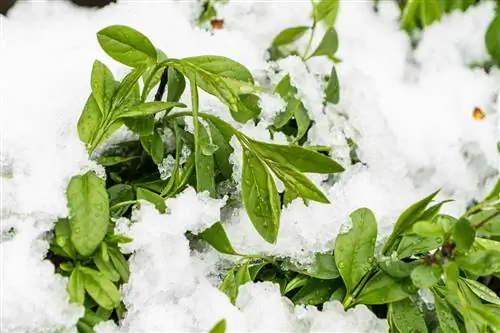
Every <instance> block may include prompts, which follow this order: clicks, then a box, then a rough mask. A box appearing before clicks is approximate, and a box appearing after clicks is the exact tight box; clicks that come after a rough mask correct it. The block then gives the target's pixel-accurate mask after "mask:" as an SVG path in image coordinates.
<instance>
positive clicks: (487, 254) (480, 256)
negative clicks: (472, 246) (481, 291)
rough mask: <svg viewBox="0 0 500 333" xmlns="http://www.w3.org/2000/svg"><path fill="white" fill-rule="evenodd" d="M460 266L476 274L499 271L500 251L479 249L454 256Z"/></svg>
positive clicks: (484, 274) (489, 273)
mask: <svg viewBox="0 0 500 333" xmlns="http://www.w3.org/2000/svg"><path fill="white" fill-rule="evenodd" d="M456 260H457V263H458V264H459V265H460V268H461V269H463V270H465V271H467V272H469V273H472V274H474V275H477V276H487V275H491V274H493V273H497V272H500V251H495V250H481V251H474V252H470V253H469V254H468V255H461V256H457V257H456Z"/></svg>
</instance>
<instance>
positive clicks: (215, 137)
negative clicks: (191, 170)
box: [208, 121, 234, 179]
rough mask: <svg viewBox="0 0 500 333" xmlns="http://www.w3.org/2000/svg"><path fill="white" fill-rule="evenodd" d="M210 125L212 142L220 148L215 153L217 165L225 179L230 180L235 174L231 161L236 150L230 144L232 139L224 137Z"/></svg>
mask: <svg viewBox="0 0 500 333" xmlns="http://www.w3.org/2000/svg"><path fill="white" fill-rule="evenodd" d="M208 125H209V128H210V134H211V136H212V141H213V143H214V144H216V145H217V147H218V149H217V150H216V151H215V153H214V159H215V163H216V165H217V168H218V169H219V171H220V172H221V174H222V175H223V176H224V178H227V179H229V178H231V175H232V173H233V165H232V164H231V162H230V160H229V158H230V156H231V154H232V153H233V151H234V149H233V148H232V147H231V145H230V144H229V141H230V139H231V137H226V136H224V135H223V134H222V133H221V132H220V131H219V129H218V128H217V127H216V126H215V125H214V124H213V123H212V122H211V121H208Z"/></svg>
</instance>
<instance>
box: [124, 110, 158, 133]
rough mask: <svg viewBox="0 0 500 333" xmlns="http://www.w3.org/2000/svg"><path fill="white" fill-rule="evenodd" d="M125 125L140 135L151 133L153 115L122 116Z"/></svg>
mask: <svg viewBox="0 0 500 333" xmlns="http://www.w3.org/2000/svg"><path fill="white" fill-rule="evenodd" d="M123 121H124V122H125V125H126V126H127V127H128V128H129V129H130V130H131V131H132V132H134V133H136V134H138V135H140V136H148V135H153V132H154V127H155V117H154V115H149V116H142V117H133V118H124V119H123Z"/></svg>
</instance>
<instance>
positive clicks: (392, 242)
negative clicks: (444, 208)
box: [382, 191, 439, 255]
mask: <svg viewBox="0 0 500 333" xmlns="http://www.w3.org/2000/svg"><path fill="white" fill-rule="evenodd" d="M438 192H439V191H436V192H434V193H432V194H431V195H429V196H427V197H425V198H424V199H422V200H420V201H418V202H417V203H414V204H413V205H411V206H410V207H408V208H407V209H406V210H405V211H404V212H403V214H401V216H400V217H399V218H398V220H397V221H396V224H395V225H394V228H393V230H392V233H391V235H390V236H389V238H388V239H387V241H386V243H385V245H384V247H383V249H382V254H383V255H388V254H389V253H390V252H391V251H392V250H393V249H394V248H396V247H397V245H398V244H397V243H398V242H397V238H398V237H399V236H400V235H401V234H402V233H403V232H405V231H407V230H410V229H411V228H412V227H413V224H415V222H417V221H419V220H420V216H421V215H422V214H423V212H424V211H425V208H426V207H427V206H428V205H429V203H430V202H431V201H432V199H434V197H435V196H436V195H437V194H438Z"/></svg>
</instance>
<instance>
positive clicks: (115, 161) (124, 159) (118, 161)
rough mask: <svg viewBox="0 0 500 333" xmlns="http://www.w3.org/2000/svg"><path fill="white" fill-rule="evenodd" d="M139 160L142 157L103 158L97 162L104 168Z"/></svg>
mask: <svg viewBox="0 0 500 333" xmlns="http://www.w3.org/2000/svg"><path fill="white" fill-rule="evenodd" d="M138 158H140V156H101V157H99V159H98V160H97V163H99V164H100V165H102V166H113V165H118V164H121V163H126V162H129V161H132V160H135V159H138Z"/></svg>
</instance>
